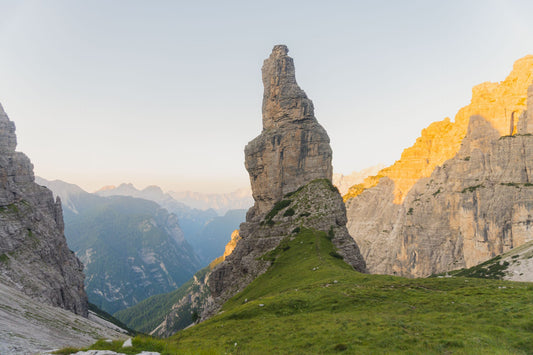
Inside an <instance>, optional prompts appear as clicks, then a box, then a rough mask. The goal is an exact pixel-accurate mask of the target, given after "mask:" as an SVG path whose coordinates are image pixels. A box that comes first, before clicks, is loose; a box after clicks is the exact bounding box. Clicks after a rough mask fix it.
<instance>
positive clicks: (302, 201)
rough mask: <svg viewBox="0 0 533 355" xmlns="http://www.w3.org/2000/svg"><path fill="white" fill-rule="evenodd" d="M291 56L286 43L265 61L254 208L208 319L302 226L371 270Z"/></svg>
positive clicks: (219, 276)
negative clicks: (348, 224)
mask: <svg viewBox="0 0 533 355" xmlns="http://www.w3.org/2000/svg"><path fill="white" fill-rule="evenodd" d="M287 53H288V49H287V47H286V46H284V45H277V46H275V47H274V49H273V50H272V54H271V55H270V57H269V58H267V59H266V60H265V62H264V64H263V68H262V74H263V85H264V95H263V131H262V132H261V134H260V135H259V136H258V137H256V138H255V139H254V140H252V141H251V142H250V143H248V145H247V146H246V148H245V165H246V169H247V170H248V173H249V174H250V182H251V185H252V192H253V197H254V200H255V204H254V206H253V207H252V208H251V209H250V210H249V211H248V213H247V216H246V222H245V223H243V224H241V226H240V232H239V235H240V238H241V239H240V240H239V242H238V243H237V245H236V246H235V249H234V250H233V252H232V253H231V255H229V256H227V257H226V259H225V260H224V261H223V262H222V263H220V264H219V265H218V266H216V267H215V269H214V270H213V271H212V272H211V275H210V277H209V279H208V285H209V289H210V291H211V297H210V300H211V302H212V303H211V307H210V308H209V307H208V308H206V309H205V310H204V313H203V315H202V317H203V318H205V317H208V316H210V315H212V314H213V312H214V311H215V310H218V309H219V307H220V306H221V305H222V304H223V303H224V302H225V301H226V300H228V299H229V298H230V297H231V296H233V295H234V294H235V293H237V292H238V291H240V290H242V289H243V288H244V287H245V286H247V285H248V284H249V283H250V282H252V281H253V280H254V279H255V278H256V277H257V276H258V275H260V274H262V273H264V272H265V271H266V270H267V269H268V267H269V266H270V262H269V261H268V260H263V259H261V256H262V255H264V254H265V253H267V252H268V251H270V250H272V249H274V248H276V247H277V246H278V245H279V244H280V242H281V241H282V240H283V239H285V238H286V237H287V236H289V235H291V234H293V233H295V232H297V231H298V230H300V229H301V228H313V229H316V230H322V231H325V232H328V233H330V234H331V237H332V241H333V243H334V245H335V246H336V248H337V249H338V252H339V254H340V255H341V257H342V258H344V260H345V261H346V262H348V263H349V264H350V265H352V266H353V267H354V268H355V269H356V270H359V271H365V270H366V268H365V263H364V261H363V258H362V257H361V254H360V252H359V248H358V247H357V244H356V243H354V241H353V240H352V238H351V237H350V235H349V234H348V231H347V230H346V210H345V207H344V205H343V203H342V198H341V197H340V194H339V192H338V190H337V189H336V188H335V187H333V185H332V184H331V178H332V170H333V169H332V166H331V157H332V151H331V147H330V145H329V137H328V135H327V133H326V131H325V130H324V128H323V127H322V126H321V125H320V124H319V123H318V121H317V120H316V118H315V117H314V109H313V103H312V102H311V100H309V98H308V97H307V95H306V94H305V92H304V91H303V90H302V89H300V87H299V86H298V84H297V83H296V77H295V71H294V62H293V59H292V58H291V57H289V56H288V55H287Z"/></svg>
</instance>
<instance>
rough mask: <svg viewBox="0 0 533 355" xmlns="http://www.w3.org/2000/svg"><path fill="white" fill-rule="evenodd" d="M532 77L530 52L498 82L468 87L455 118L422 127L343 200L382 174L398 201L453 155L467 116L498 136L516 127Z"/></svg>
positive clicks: (459, 142)
mask: <svg viewBox="0 0 533 355" xmlns="http://www.w3.org/2000/svg"><path fill="white" fill-rule="evenodd" d="M532 80H533V56H532V55H528V56H526V57H524V58H522V59H519V60H517V61H516V62H515V63H514V66H513V70H512V71H511V73H510V74H509V76H508V77H507V78H506V79H505V80H504V81H502V82H499V83H489V82H487V83H483V84H480V85H478V86H476V87H474V88H473V89H472V101H471V102H470V104H469V105H467V106H465V107H463V108H462V109H460V110H459V112H458V113H457V115H456V116H455V121H454V122H451V121H450V119H449V118H446V119H444V120H442V121H439V122H434V123H432V124H431V125H429V126H428V127H427V128H426V129H424V130H422V134H421V136H420V137H419V138H418V139H417V140H416V142H415V144H414V145H413V146H411V147H410V148H407V149H405V150H404V152H403V153H402V156H401V158H400V160H398V161H396V163H394V164H393V165H392V166H390V167H387V168H385V169H383V170H381V171H380V172H379V173H378V174H377V175H376V176H374V177H369V178H368V179H366V180H365V182H364V183H362V184H359V185H355V186H353V187H352V188H351V189H350V190H349V191H348V193H347V194H346V195H345V196H344V199H345V201H347V200H348V199H350V198H353V197H356V196H357V195H359V194H360V193H361V192H362V191H364V190H365V189H368V188H371V187H374V186H376V185H377V183H378V182H379V180H380V179H381V178H382V177H388V178H389V179H391V180H392V181H393V183H394V192H393V193H394V203H397V204H400V203H402V201H403V200H404V198H405V196H406V195H407V193H408V192H409V190H410V189H411V188H412V187H413V185H414V184H415V183H416V182H417V181H418V180H419V179H421V178H423V177H428V176H430V175H431V173H432V172H433V170H435V168H436V167H437V166H440V165H442V164H443V163H444V162H445V161H446V160H448V159H451V158H453V157H454V156H455V155H456V154H457V152H458V151H459V149H460V147H461V142H462V140H463V138H464V137H465V135H466V132H467V128H468V122H469V119H470V117H471V116H473V115H480V116H483V117H484V118H485V119H486V120H487V121H488V122H490V123H491V125H492V126H493V127H494V129H495V130H496V131H497V132H498V133H499V134H500V135H502V136H504V135H509V134H511V133H512V132H513V133H514V132H516V130H517V122H519V117H520V116H521V114H522V113H523V111H524V110H525V109H526V101H527V95H526V93H527V88H528V86H529V85H530V84H531V81H532Z"/></svg>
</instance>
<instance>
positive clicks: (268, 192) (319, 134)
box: [244, 45, 332, 220]
mask: <svg viewBox="0 0 533 355" xmlns="http://www.w3.org/2000/svg"><path fill="white" fill-rule="evenodd" d="M287 52H288V49H287V47H286V46H283V45H278V46H275V47H274V49H273V50H272V54H271V55H270V57H269V58H267V59H266V60H265V62H264V64H263V68H262V73H263V85H264V94H263V131H262V132H261V134H260V135H259V136H258V137H257V138H255V139H254V140H252V141H251V142H250V143H248V145H247V146H246V148H245V150H244V151H245V165H246V169H247V170H248V173H249V174H250V182H251V185H252V194H253V197H254V200H255V204H254V206H253V208H252V209H250V210H249V212H248V216H247V220H260V219H261V218H262V217H264V215H265V214H266V213H267V212H268V211H270V209H271V208H272V206H274V203H276V202H277V201H279V200H281V198H282V197H283V196H284V195H285V194H287V193H289V192H292V191H294V190H296V189H297V188H299V187H300V186H302V185H305V184H306V183H308V182H310V181H312V180H314V179H329V180H331V176H332V167H331V154H332V152H331V147H330V146H329V137H328V134H327V133H326V131H325V130H324V128H322V126H321V125H320V124H319V123H318V121H317V120H316V118H315V117H314V108H313V103H312V102H311V100H309V99H308V98H307V95H306V94H305V92H304V91H303V90H302V89H300V87H299V86H298V84H297V83H296V77H295V71H294V62H293V60H292V58H291V57H289V56H288V55H287Z"/></svg>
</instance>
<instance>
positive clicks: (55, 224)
mask: <svg viewBox="0 0 533 355" xmlns="http://www.w3.org/2000/svg"><path fill="white" fill-rule="evenodd" d="M16 144H17V141H16V136H15V125H14V123H13V122H11V121H10V120H9V118H8V117H7V115H6V113H5V112H4V110H3V108H2V107H1V106H0V278H1V279H2V281H3V282H4V283H6V284H8V285H10V286H12V287H15V288H17V289H19V290H21V291H23V292H24V293H25V294H27V295H29V296H31V297H33V298H35V299H38V300H40V301H41V302H44V303H47V304H50V305H53V306H59V307H62V308H65V309H68V310H70V311H73V312H74V313H76V314H80V315H83V316H87V314H88V312H87V295H86V294H85V290H84V286H83V281H84V275H83V272H82V269H83V266H82V264H81V263H80V261H79V260H78V259H77V258H76V256H75V255H74V253H73V252H72V251H70V250H69V248H68V246H67V243H66V240H65V236H64V234H63V230H64V225H63V214H62V210H61V202H60V201H59V199H58V200H57V201H54V198H53V195H52V192H51V191H50V190H48V189H47V188H45V187H42V186H39V185H37V184H36V183H35V182H34V175H33V165H32V164H31V162H30V160H29V159H28V157H26V155H24V154H23V153H20V152H16V151H15V148H16Z"/></svg>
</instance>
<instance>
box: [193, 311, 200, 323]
mask: <svg viewBox="0 0 533 355" xmlns="http://www.w3.org/2000/svg"><path fill="white" fill-rule="evenodd" d="M198 318H200V316H199V315H198V312H196V311H193V312H192V314H191V320H192V321H193V323H196V321H197V320H198Z"/></svg>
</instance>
